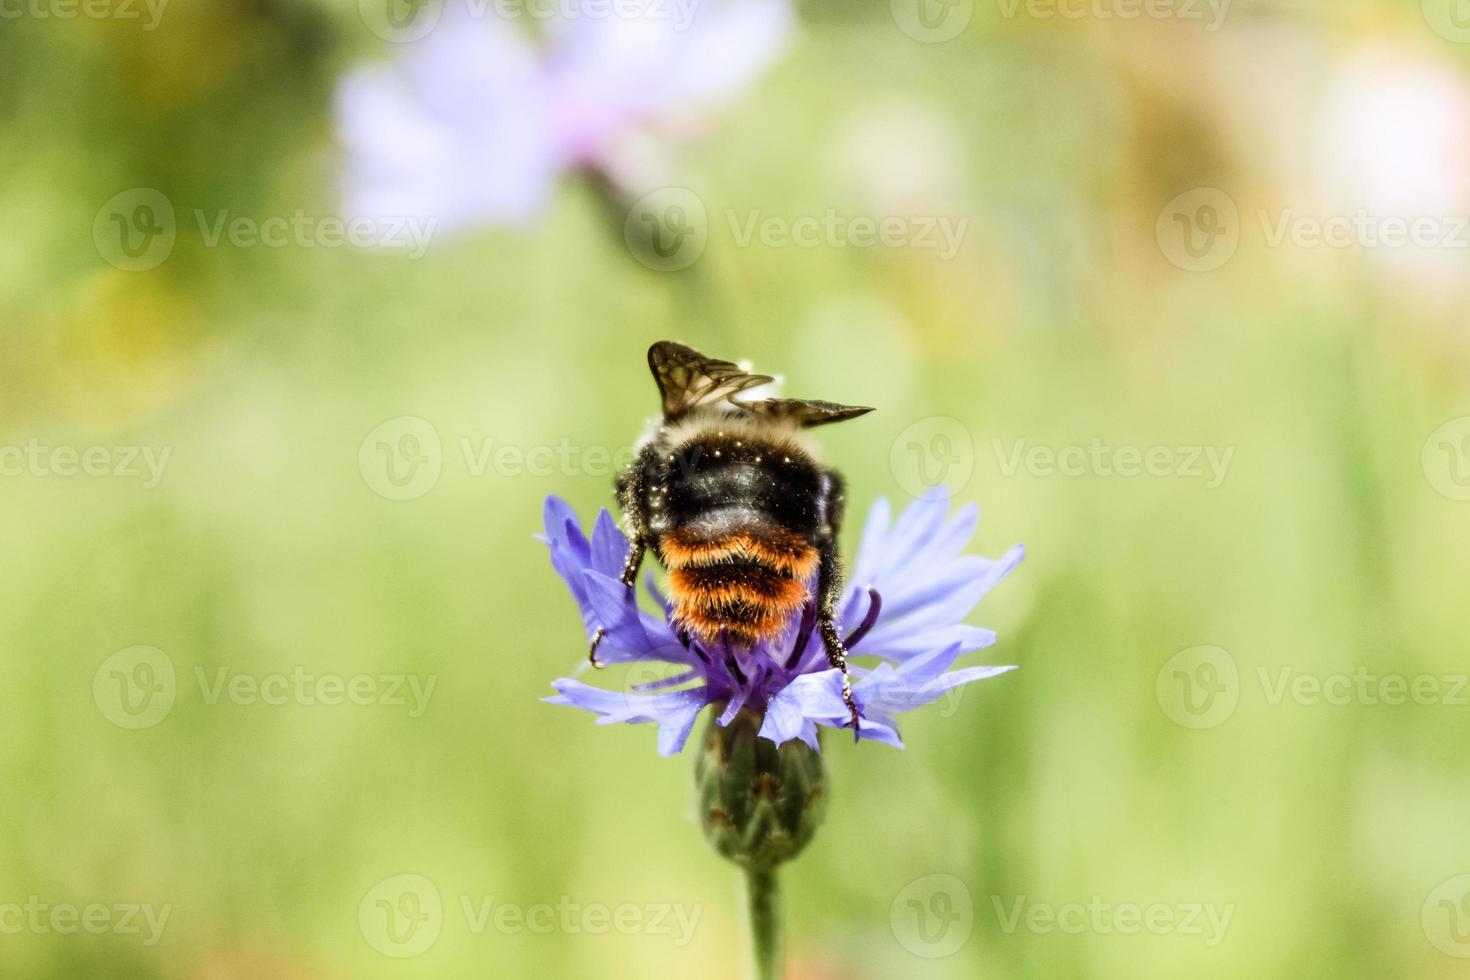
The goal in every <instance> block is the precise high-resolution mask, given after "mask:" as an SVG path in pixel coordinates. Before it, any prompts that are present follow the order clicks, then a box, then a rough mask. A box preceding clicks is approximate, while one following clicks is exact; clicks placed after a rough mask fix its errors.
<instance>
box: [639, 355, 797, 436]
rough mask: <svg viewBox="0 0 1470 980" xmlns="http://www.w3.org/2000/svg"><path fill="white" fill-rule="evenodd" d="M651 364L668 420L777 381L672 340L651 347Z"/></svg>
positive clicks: (649, 363) (649, 365)
mask: <svg viewBox="0 0 1470 980" xmlns="http://www.w3.org/2000/svg"><path fill="white" fill-rule="evenodd" d="M648 367H649V369H650V370H651V371H653V379H654V380H655V381H657V382H658V390H659V391H660V392H662V393H663V396H664V418H666V419H673V418H677V417H678V416H680V415H682V414H683V413H685V412H687V411H689V409H691V408H696V407H699V406H701V405H713V404H716V403H717V402H721V401H728V400H729V399H730V397H731V396H732V395H736V394H739V393H740V392H742V391H744V390H745V389H747V388H754V387H755V386H756V385H763V384H766V383H767V382H769V381H771V380H773V379H772V378H770V377H767V376H766V375H764V374H749V373H747V372H746V371H744V370H742V369H741V367H740V365H738V364H733V363H731V362H730V361H721V360H717V359H715V358H713V357H705V356H704V355H703V354H701V353H700V352H699V351H697V350H694V349H693V348H691V347H685V346H684V345H683V344H676V343H674V342H673V341H671V340H664V341H660V342H659V343H657V344H654V345H653V346H652V347H650V348H648Z"/></svg>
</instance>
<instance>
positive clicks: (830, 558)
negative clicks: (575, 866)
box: [817, 541, 862, 742]
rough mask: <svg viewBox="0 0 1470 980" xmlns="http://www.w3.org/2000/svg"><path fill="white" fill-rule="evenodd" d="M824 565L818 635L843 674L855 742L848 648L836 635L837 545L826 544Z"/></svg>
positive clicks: (820, 578) (839, 588)
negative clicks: (820, 635) (848, 670)
mask: <svg viewBox="0 0 1470 980" xmlns="http://www.w3.org/2000/svg"><path fill="white" fill-rule="evenodd" d="M821 555H822V563H821V564H820V565H819V566H818V571H817V603H818V605H817V631H818V632H819V633H821V634H822V646H824V647H825V648H826V650H827V662H828V663H830V664H831V665H832V666H833V667H836V668H837V669H838V670H840V671H842V703H843V704H845V705H847V711H848V714H849V715H851V717H852V740H853V741H854V742H856V741H857V740H858V739H859V738H861V737H862V734H861V732H860V731H859V729H858V708H857V701H856V700H854V699H853V696H852V677H851V676H850V675H849V674H848V672H847V647H846V646H844V645H843V643H842V636H841V634H839V633H838V632H837V603H838V600H840V599H841V597H842V575H841V570H840V569H839V568H838V565H837V546H836V542H835V541H827V542H824V544H823V545H822V548H821Z"/></svg>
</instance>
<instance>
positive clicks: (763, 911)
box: [745, 868, 781, 980]
mask: <svg viewBox="0 0 1470 980" xmlns="http://www.w3.org/2000/svg"><path fill="white" fill-rule="evenodd" d="M745 883H746V888H747V890H748V891H749V893H750V894H749V898H750V938H751V948H752V949H753V950H754V952H755V974H754V975H755V980H781V890H780V888H779V886H778V885H777V884H776V872H775V871H769V870H766V871H758V870H756V869H754V868H749V869H747V870H746V872H745Z"/></svg>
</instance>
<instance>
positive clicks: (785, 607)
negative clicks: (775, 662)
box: [659, 526, 820, 646]
mask: <svg viewBox="0 0 1470 980" xmlns="http://www.w3.org/2000/svg"><path fill="white" fill-rule="evenodd" d="M659 558H660V559H661V560H662V561H663V563H664V567H665V568H667V569H668V570H669V599H670V601H672V602H673V605H674V621H675V623H677V624H678V625H679V626H682V627H683V628H684V629H687V630H688V631H689V632H690V633H691V634H693V635H695V636H697V637H699V638H700V639H701V640H703V641H705V642H707V643H714V642H716V641H717V640H718V639H719V636H720V634H721V632H723V633H724V634H725V635H726V636H727V637H728V638H729V640H730V642H731V643H734V644H736V645H737V646H753V645H754V644H756V643H757V642H759V641H760V640H769V639H775V638H776V637H777V636H779V635H780V633H781V631H782V629H783V628H784V627H785V626H786V624H787V623H788V622H790V620H791V618H792V616H794V615H795V614H796V613H797V612H799V611H800V610H801V607H802V606H803V605H804V604H805V603H806V602H807V600H808V599H809V598H810V597H811V592H810V589H809V583H810V582H811V581H812V578H813V576H814V575H815V573H816V570H817V565H818V563H819V560H820V557H819V555H818V553H817V549H816V548H815V547H813V546H812V545H811V543H810V542H808V541H807V540H806V539H805V538H803V537H801V536H800V535H798V534H795V533H793V532H791V531H788V530H786V529H785V528H781V527H772V526H765V527H755V528H749V529H745V530H741V531H737V532H733V533H729V534H719V535H711V534H701V533H700V532H698V531H693V530H690V529H688V528H677V529H675V530H673V531H670V532H669V533H667V534H665V535H664V537H663V539H662V540H661V541H660V542H659Z"/></svg>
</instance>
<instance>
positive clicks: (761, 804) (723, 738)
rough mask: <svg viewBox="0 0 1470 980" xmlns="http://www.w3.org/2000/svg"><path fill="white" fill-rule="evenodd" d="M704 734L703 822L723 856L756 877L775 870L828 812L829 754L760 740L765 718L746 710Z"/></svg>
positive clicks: (699, 781)
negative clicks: (825, 756)
mask: <svg viewBox="0 0 1470 980" xmlns="http://www.w3.org/2000/svg"><path fill="white" fill-rule="evenodd" d="M718 712H719V706H718V705H716V706H715V713H714V714H712V715H711V717H710V721H709V723H708V725H707V727H706V728H705V733H704V744H703V746H702V747H701V749H700V752H699V756H698V759H697V760H696V762H695V769H694V778H695V784H696V786H697V792H698V794H699V822H700V826H702V827H703V828H704V836H705V838H706V839H707V840H708V841H709V842H710V846H712V847H713V848H714V849H715V850H716V851H719V852H720V853H721V854H722V855H724V856H725V857H727V858H729V859H730V860H731V861H734V862H735V863H736V864H739V865H740V866H742V867H744V868H748V869H750V870H752V871H771V870H773V869H775V868H776V867H777V866H778V865H780V864H781V863H782V862H784V861H789V860H790V859H791V858H794V857H795V856H796V855H797V854H799V853H801V850H802V848H804V847H806V845H807V844H808V843H810V842H811V839H812V837H813V835H815V834H816V832H817V828H818V827H819V826H821V824H822V818H823V817H824V816H825V815H826V812H827V788H826V770H825V768H824V767H823V765H822V756H821V755H820V754H819V753H817V752H814V751H813V750H812V749H811V747H810V746H808V745H807V744H806V743H804V742H801V741H799V740H798V741H791V742H787V743H786V744H785V745H783V746H781V747H780V748H777V747H776V744H775V743H774V742H771V741H770V740H768V739H764V738H760V737H758V736H757V734H756V733H757V732H758V731H759V730H760V725H761V719H760V716H759V715H757V714H755V713H753V712H750V711H742V712H741V713H740V714H739V715H737V716H736V717H735V719H734V720H733V721H731V722H730V724H729V725H727V726H725V727H723V728H721V727H720V725H719V724H718V723H717V722H716V720H715V719H716V718H717V717H718Z"/></svg>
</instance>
